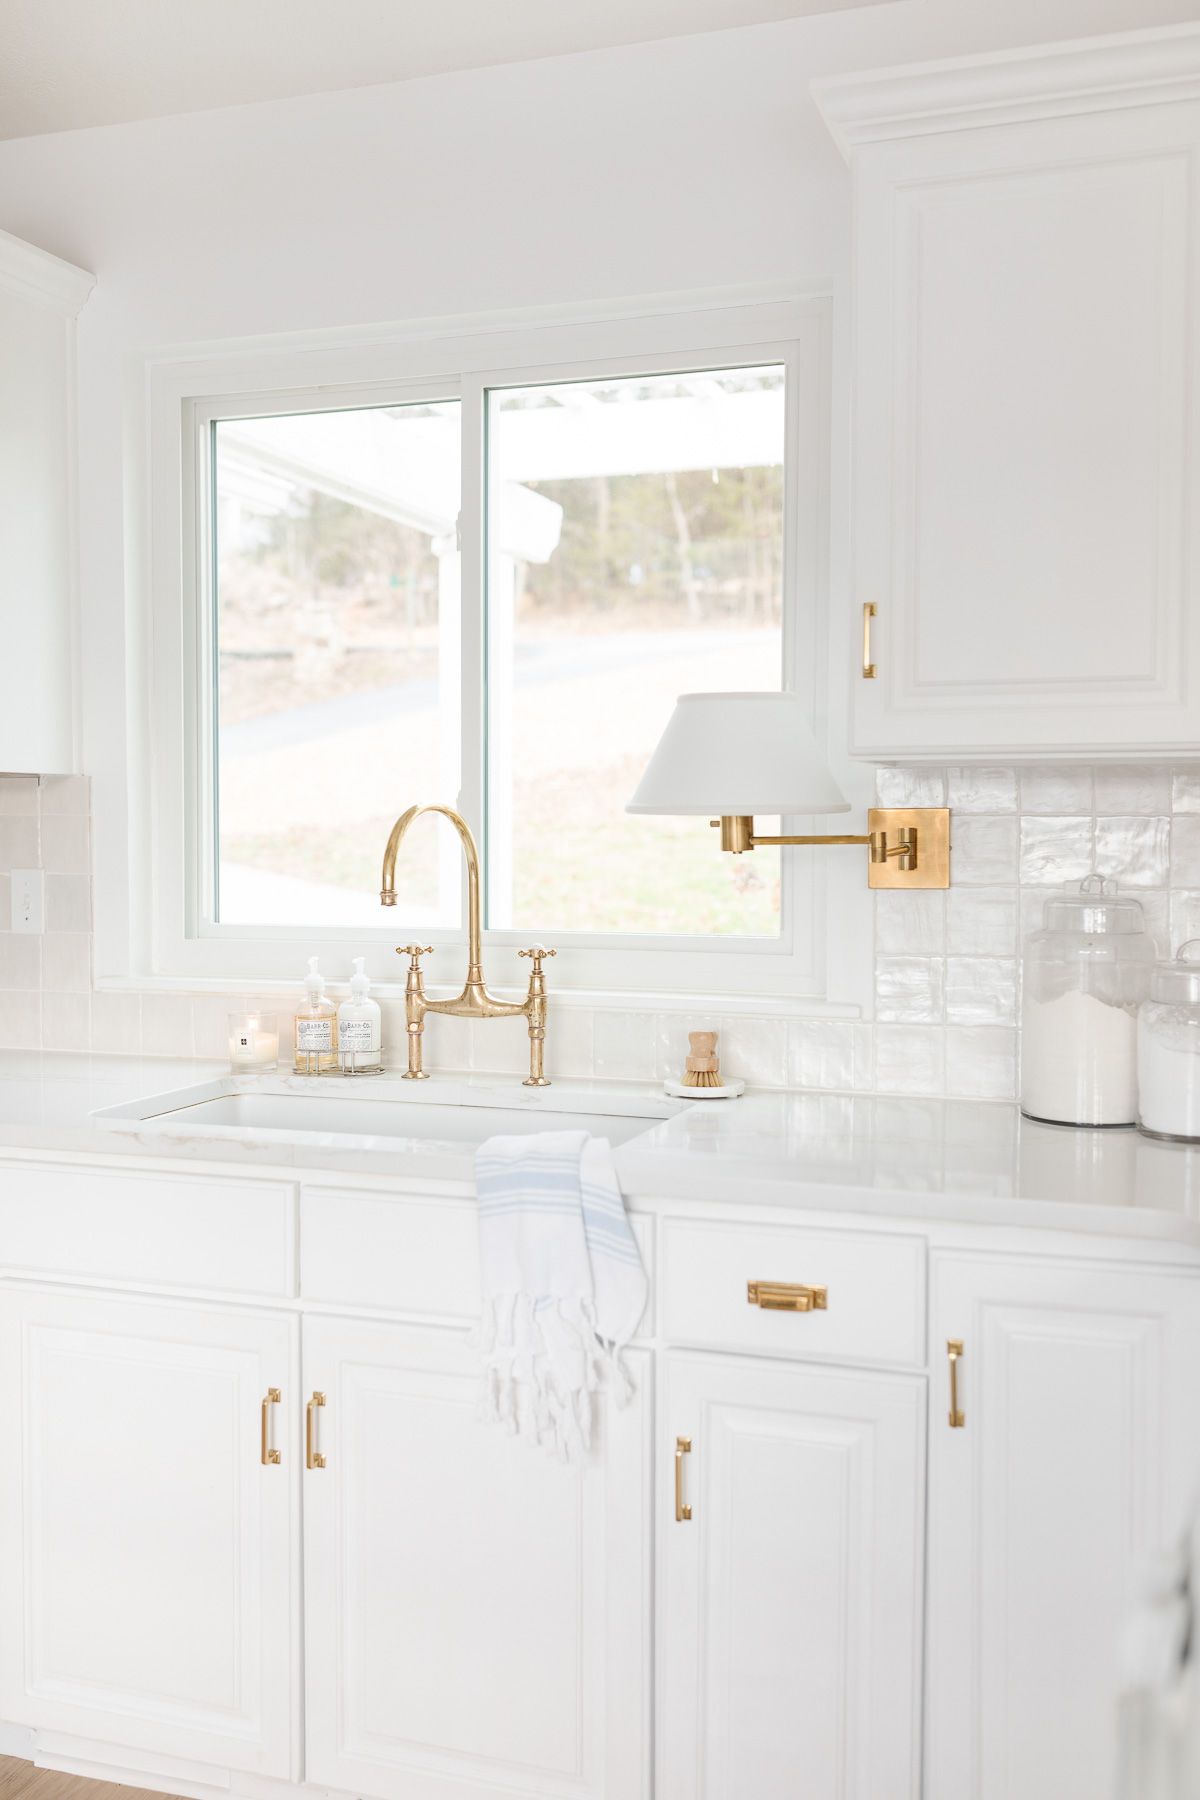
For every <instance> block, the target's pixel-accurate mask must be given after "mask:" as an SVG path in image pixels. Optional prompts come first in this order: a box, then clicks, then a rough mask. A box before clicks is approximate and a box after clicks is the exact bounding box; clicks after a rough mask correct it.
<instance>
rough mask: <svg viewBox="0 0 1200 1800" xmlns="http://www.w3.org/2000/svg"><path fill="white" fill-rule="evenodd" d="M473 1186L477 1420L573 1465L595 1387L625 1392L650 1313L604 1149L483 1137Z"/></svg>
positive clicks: (553, 1136)
mask: <svg viewBox="0 0 1200 1800" xmlns="http://www.w3.org/2000/svg"><path fill="white" fill-rule="evenodd" d="M475 1183H476V1189H477V1192H478V1195H479V1257H480V1267H481V1273H482V1285H483V1317H482V1319H481V1321H480V1325H479V1330H478V1332H477V1334H476V1337H475V1342H476V1343H477V1345H478V1347H479V1349H480V1350H481V1351H482V1354H483V1360H484V1411H485V1414H486V1416H487V1418H488V1419H490V1420H493V1421H498V1422H501V1423H503V1424H505V1425H506V1426H507V1427H508V1429H509V1430H510V1431H512V1432H515V1433H518V1434H519V1435H521V1436H524V1437H527V1438H529V1439H530V1440H531V1441H532V1442H536V1443H539V1444H542V1445H544V1446H545V1447H546V1448H547V1449H550V1450H552V1451H553V1452H554V1453H555V1454H556V1455H557V1456H559V1457H561V1458H563V1459H564V1460H572V1459H574V1458H576V1457H578V1456H580V1455H582V1453H583V1452H584V1451H585V1450H587V1448H588V1446H589V1445H590V1443H591V1438H592V1404H593V1401H592V1396H593V1395H594V1394H595V1392H596V1391H597V1389H598V1388H599V1387H601V1386H602V1385H608V1386H609V1387H610V1388H611V1391H612V1393H613V1395H614V1397H615V1399H616V1402H617V1404H618V1405H624V1404H625V1402H626V1401H627V1400H628V1398H629V1395H630V1394H631V1392H632V1391H633V1390H632V1381H631V1379H630V1377H629V1374H628V1372H627V1371H626V1369H625V1367H624V1364H623V1362H622V1359H621V1351H622V1349H623V1347H624V1345H625V1344H627V1343H628V1341H629V1339H630V1338H631V1337H632V1336H633V1333H634V1331H635V1330H636V1328H637V1323H638V1320H639V1319H640V1318H641V1316H642V1311H643V1309H644V1307H645V1304H646V1274H645V1270H644V1269H643V1268H642V1259H641V1257H640V1255H639V1254H638V1247H637V1244H636V1242H635V1240H634V1236H633V1232H632V1231H631V1229H630V1226H629V1220H628V1218H627V1217H626V1215H625V1203H624V1201H623V1200H622V1198H621V1190H620V1188H619V1187H618V1186H617V1178H616V1173H615V1171H614V1169H613V1161H612V1151H611V1149H610V1147H609V1143H608V1140H607V1138H594V1137H590V1136H589V1135H588V1133H587V1132H586V1131H543V1132H539V1133H537V1134H536V1135H534V1136H527V1137H494V1138H489V1139H488V1141H487V1143H486V1144H482V1145H480V1147H479V1149H478V1151H477V1152H476V1155H475Z"/></svg>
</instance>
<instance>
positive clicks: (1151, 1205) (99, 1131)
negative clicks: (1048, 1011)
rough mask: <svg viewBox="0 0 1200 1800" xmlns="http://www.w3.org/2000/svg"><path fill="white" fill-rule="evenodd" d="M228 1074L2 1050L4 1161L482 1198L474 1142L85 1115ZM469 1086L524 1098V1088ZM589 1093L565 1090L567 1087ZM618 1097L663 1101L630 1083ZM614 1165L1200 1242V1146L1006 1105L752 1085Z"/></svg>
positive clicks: (943, 1215) (675, 1195) (733, 1185)
mask: <svg viewBox="0 0 1200 1800" xmlns="http://www.w3.org/2000/svg"><path fill="white" fill-rule="evenodd" d="M224 1073H227V1070H226V1068H225V1065H223V1064H215V1063H201V1064H197V1063H187V1062H179V1061H168V1060H165V1059H162V1060H153V1061H141V1060H135V1059H127V1058H120V1057H87V1056H76V1055H67V1054H55V1053H49V1052H45V1053H41V1054H36V1053H19V1052H12V1051H9V1052H0V1157H3V1158H5V1159H11V1158H14V1157H15V1158H18V1159H19V1158H20V1156H21V1155H22V1154H23V1153H25V1154H33V1155H37V1156H39V1157H43V1156H59V1157H63V1156H66V1157H72V1158H74V1157H84V1158H95V1159H101V1160H104V1161H109V1160H112V1159H124V1160H126V1161H129V1160H136V1161H139V1162H151V1161H152V1162H156V1163H160V1164H162V1163H179V1162H186V1163H188V1164H189V1165H190V1166H193V1167H199V1166H207V1167H210V1168H211V1167H217V1168H219V1167H222V1166H228V1165H230V1164H235V1165H237V1166H238V1167H240V1168H243V1169H246V1168H251V1169H255V1170H258V1171H260V1172H263V1173H266V1172H268V1171H275V1172H286V1173H288V1174H291V1175H293V1176H296V1175H301V1174H311V1175H316V1176H323V1177H325V1178H326V1179H327V1178H328V1177H329V1175H330V1174H334V1175H340V1176H343V1177H345V1176H357V1177H359V1178H360V1179H365V1180H370V1181H372V1182H375V1181H379V1180H381V1179H382V1180H383V1181H385V1182H387V1181H402V1182H403V1183H404V1184H405V1185H406V1186H408V1185H411V1184H413V1183H416V1184H419V1185H424V1186H426V1187H428V1188H430V1189H432V1190H433V1191H440V1192H451V1191H457V1192H460V1193H461V1192H464V1191H465V1192H470V1191H471V1189H472V1185H473V1176H472V1166H471V1152H470V1150H469V1148H464V1147H461V1146H451V1145H447V1146H444V1147H439V1148H437V1149H436V1150H433V1151H431V1150H430V1149H429V1148H428V1147H427V1146H421V1145H420V1144H412V1143H409V1142H407V1141H399V1142H397V1143H396V1144H395V1145H394V1146H389V1147H387V1148H386V1149H382V1150H370V1151H366V1150H359V1149H355V1148H353V1147H347V1146H346V1145H344V1144H342V1145H339V1144H337V1143H330V1144H329V1145H328V1146H326V1145H321V1144H319V1143H318V1144H313V1143H312V1142H308V1143H305V1144H303V1145H301V1144H296V1145H294V1146H293V1145H290V1144H287V1143H282V1144H281V1143H279V1142H277V1141H275V1142H271V1143H253V1142H250V1143H230V1142H221V1141H217V1140H212V1139H204V1138H200V1137H196V1138H190V1137H189V1138H152V1137H150V1136H146V1137H144V1138H138V1137H135V1136H128V1135H125V1134H123V1133H118V1132H114V1131H111V1130H106V1129H103V1128H102V1127H100V1126H99V1125H97V1124H96V1123H95V1122H94V1121H93V1120H92V1118H91V1116H90V1115H91V1114H92V1113H93V1112H94V1111H95V1110H96V1109H97V1108H100V1107H107V1106H114V1105H118V1104H120V1103H122V1102H125V1101H129V1100H135V1099H138V1098H141V1097H143V1096H145V1095H149V1094H161V1093H164V1092H166V1091H169V1090H173V1089H176V1088H183V1087H186V1086H188V1085H189V1084H191V1083H194V1082H198V1081H207V1080H211V1079H213V1078H214V1077H216V1076H218V1075H221V1074H224ZM380 1079H381V1080H384V1081H386V1080H388V1079H389V1078H388V1077H387V1076H384V1077H381V1078H380ZM466 1079H468V1080H469V1081H471V1082H472V1083H473V1084H478V1085H486V1086H488V1087H490V1088H492V1089H493V1090H495V1089H498V1088H499V1089H505V1088H507V1086H508V1085H510V1084H511V1086H512V1087H513V1089H514V1091H515V1093H517V1094H519V1093H520V1092H521V1090H520V1085H519V1083H518V1082H517V1081H516V1078H515V1077H512V1078H506V1077H498V1076H486V1077H485V1076H476V1077H468V1078H466ZM587 1085H588V1084H584V1083H575V1084H572V1083H569V1082H563V1083H559V1084H556V1087H557V1091H558V1092H559V1093H560V1094H561V1093H562V1092H563V1090H570V1089H571V1088H572V1086H574V1087H577V1088H579V1089H580V1090H582V1089H584V1088H585V1087H586V1086H587ZM593 1085H594V1084H593ZM610 1085H612V1086H613V1087H614V1088H615V1086H616V1084H610ZM620 1091H623V1092H625V1093H627V1094H630V1095H638V1096H643V1097H644V1096H645V1095H647V1094H649V1093H654V1092H658V1090H657V1089H654V1088H650V1087H648V1086H646V1085H644V1084H632V1083H630V1084H626V1085H625V1086H624V1087H623V1089H621V1090H620ZM547 1123H548V1124H552V1123H553V1121H552V1119H548V1120H547ZM616 1161H617V1169H618V1173H619V1175H620V1178H621V1183H622V1186H623V1188H624V1190H625V1193H626V1195H627V1196H628V1197H629V1199H630V1201H631V1203H632V1204H633V1205H635V1206H638V1205H645V1204H646V1203H647V1202H650V1201H655V1200H665V1201H685V1202H714V1201H715V1202H721V1203H724V1204H730V1203H733V1204H739V1205H742V1204H744V1205H747V1206H781V1207H787V1208H789V1209H798V1210H805V1211H813V1212H835V1213H858V1214H866V1215H876V1216H878V1215H883V1216H890V1217H892V1218H905V1219H912V1220H923V1219H937V1220H952V1221H956V1222H961V1223H963V1224H983V1225H992V1226H997V1225H999V1226H1003V1225H1019V1226H1028V1225H1035V1226H1040V1227H1043V1228H1047V1229H1052V1230H1067V1231H1075V1232H1079V1231H1086V1232H1097V1233H1102V1234H1109V1235H1114V1236H1124V1237H1137V1238H1152V1239H1153V1238H1160V1239H1167V1240H1174V1241H1175V1242H1178V1243H1182V1244H1188V1245H1191V1246H1193V1247H1196V1248H1200V1150H1190V1149H1186V1148H1184V1147H1182V1146H1180V1145H1175V1144H1164V1143H1159V1142H1156V1141H1154V1140H1152V1139H1149V1138H1145V1137H1143V1136H1142V1135H1141V1134H1140V1133H1139V1132H1136V1131H1132V1130H1129V1131H1124V1130H1118V1131H1113V1130H1108V1131H1076V1130H1071V1129H1067V1128H1062V1127H1058V1126H1052V1125H1038V1124H1034V1123H1033V1122H1032V1121H1030V1120H1028V1119H1023V1118H1021V1116H1020V1114H1019V1112H1018V1111H1017V1109H1016V1107H1015V1106H1012V1105H1010V1104H1005V1103H999V1102H989V1101H971V1100H921V1099H899V1098H891V1097H887V1096H878V1095H851V1094H834V1093H774V1092H765V1091H760V1092H751V1093H749V1094H747V1095H746V1096H745V1097H744V1098H742V1099H740V1100H716V1101H708V1102H703V1101H701V1102H697V1103H696V1104H695V1105H694V1106H691V1107H688V1108H687V1109H686V1110H685V1111H683V1112H682V1113H680V1114H679V1115H678V1116H677V1117H675V1118H672V1119H668V1120H664V1121H663V1122H662V1123H661V1124H656V1125H654V1126H653V1127H652V1128H651V1129H650V1130H649V1131H647V1132H646V1133H645V1134H644V1135H642V1136H640V1137H638V1138H637V1139H635V1140H634V1141H633V1142H632V1143H630V1144H628V1145H626V1146H624V1147H623V1148H621V1149H619V1150H618V1151H617V1152H616ZM2 1179H3V1175H2V1174H0V1180H2Z"/></svg>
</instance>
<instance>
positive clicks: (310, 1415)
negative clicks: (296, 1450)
mask: <svg viewBox="0 0 1200 1800" xmlns="http://www.w3.org/2000/svg"><path fill="white" fill-rule="evenodd" d="M324 1404H325V1396H324V1394H322V1393H320V1392H319V1391H318V1390H317V1389H315V1388H314V1390H313V1397H312V1399H311V1400H310V1401H309V1403H308V1405H307V1406H306V1407H305V1409H304V1466H305V1468H306V1469H323V1468H324V1467H325V1458H324V1456H323V1455H322V1454H321V1452H320V1451H319V1450H318V1449H317V1422H316V1414H317V1408H318V1406H324Z"/></svg>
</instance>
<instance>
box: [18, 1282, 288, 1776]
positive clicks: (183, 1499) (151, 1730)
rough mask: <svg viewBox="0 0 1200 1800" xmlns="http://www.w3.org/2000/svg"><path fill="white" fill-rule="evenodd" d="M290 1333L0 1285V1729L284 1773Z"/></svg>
mask: <svg viewBox="0 0 1200 1800" xmlns="http://www.w3.org/2000/svg"><path fill="white" fill-rule="evenodd" d="M296 1338H297V1333H296V1328H295V1324H294V1321H292V1320H289V1319H287V1318H284V1317H280V1316H278V1315H276V1316H271V1315H268V1314H265V1313H257V1312H254V1311H249V1310H246V1311H238V1310H235V1309H232V1308H230V1309H224V1308H219V1307H212V1308H210V1307H207V1306H189V1305H167V1304H164V1303H162V1302H158V1301H143V1300H137V1299H118V1298H110V1297H108V1296H103V1295H88V1294H81V1293H67V1292H63V1291H57V1290H52V1289H47V1288H33V1287H25V1288H20V1289H17V1288H12V1289H0V1444H3V1446H4V1454H3V1457H0V1592H2V1593H3V1596H4V1603H3V1605H2V1606H0V1718H3V1719H5V1720H7V1721H11V1722H14V1723H19V1724H28V1725H34V1726H37V1727H39V1728H40V1729H41V1730H43V1731H49V1732H54V1731H58V1732H66V1733H72V1734H76V1735H78V1736H79V1737H82V1738H87V1739H93V1740H99V1741H102V1742H108V1743H115V1744H119V1745H122V1746H124V1747H126V1748H129V1749H138V1750H143V1751H151V1752H155V1751H159V1752H162V1753H163V1754H164V1755H166V1756H168V1757H172V1758H179V1759H190V1760H194V1761H196V1762H203V1763H211V1764H215V1765H217V1766H219V1767H223V1768H229V1769H234V1770H250V1771H253V1772H255V1773H257V1774H262V1775H279V1776H287V1775H289V1774H290V1773H291V1772H292V1707H291V1696H292V1688H293V1681H294V1670H295V1668H296V1660H297V1655H298V1647H299V1614H298V1607H296V1606H294V1605H293V1596H294V1593H295V1583H294V1570H293V1555H294V1552H295V1549H296V1548H297V1546H296V1541H295V1533H294V1531H293V1529H292V1519H293V1505H292V1498H293V1495H294V1488H292V1487H291V1485H290V1481H289V1462H290V1449H291V1445H290V1442H289V1433H288V1427H287V1407H288V1404H289V1403H290V1402H292V1401H293V1400H294V1398H295V1396H296V1392H297V1382H296V1379H295V1377H296V1375H297V1373H298V1356H297V1345H296ZM272 1394H277V1395H278V1396H279V1400H278V1403H275V1402H272V1401H271V1399H270V1396H271V1395H272ZM264 1447H265V1448H266V1450H267V1452H268V1454H267V1456H266V1458H265V1459H264ZM273 1450H274V1451H277V1452H278V1455H279V1460H278V1461H274V1460H273V1459H272V1458H271V1456H270V1452H271V1451H273Z"/></svg>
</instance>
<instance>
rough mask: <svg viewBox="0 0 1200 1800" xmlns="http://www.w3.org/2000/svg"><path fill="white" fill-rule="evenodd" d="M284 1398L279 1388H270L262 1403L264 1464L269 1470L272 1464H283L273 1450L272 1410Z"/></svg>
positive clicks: (280, 1457)
mask: <svg viewBox="0 0 1200 1800" xmlns="http://www.w3.org/2000/svg"><path fill="white" fill-rule="evenodd" d="M282 1398H283V1396H282V1394H281V1393H280V1391H279V1389H278V1388H268V1389H267V1392H266V1395H265V1397H264V1399H263V1403H262V1462H263V1467H264V1469H265V1468H268V1467H269V1466H270V1465H271V1464H272V1463H278V1462H282V1461H283V1458H282V1456H281V1455H280V1453H279V1451H278V1450H273V1449H272V1448H271V1408H272V1407H273V1406H278V1405H279V1402H280V1400H281V1399H282Z"/></svg>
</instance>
